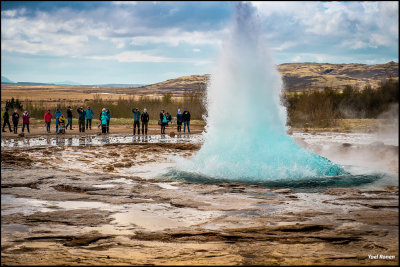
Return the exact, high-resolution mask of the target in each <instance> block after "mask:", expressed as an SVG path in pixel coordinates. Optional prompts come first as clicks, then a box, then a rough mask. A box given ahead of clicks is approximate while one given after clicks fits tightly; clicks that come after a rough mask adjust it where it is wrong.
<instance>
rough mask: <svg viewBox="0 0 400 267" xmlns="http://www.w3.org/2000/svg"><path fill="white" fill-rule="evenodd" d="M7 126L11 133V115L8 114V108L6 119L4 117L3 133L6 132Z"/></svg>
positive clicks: (5, 114) (5, 113)
mask: <svg viewBox="0 0 400 267" xmlns="http://www.w3.org/2000/svg"><path fill="white" fill-rule="evenodd" d="M6 124H8V128H9V129H10V133H11V132H12V131H11V125H10V115H9V114H8V108H6V111H5V112H4V117H3V132H5V131H4V127H6Z"/></svg>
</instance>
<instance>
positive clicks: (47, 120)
mask: <svg viewBox="0 0 400 267" xmlns="http://www.w3.org/2000/svg"><path fill="white" fill-rule="evenodd" d="M52 118H53V115H51V113H50V109H48V110H47V111H46V113H45V114H44V122H45V123H46V130H47V132H48V133H50V123H51V119H52Z"/></svg>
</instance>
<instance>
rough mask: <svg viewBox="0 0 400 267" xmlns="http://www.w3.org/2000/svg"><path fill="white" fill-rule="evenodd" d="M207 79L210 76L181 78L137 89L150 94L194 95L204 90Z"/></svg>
mask: <svg viewBox="0 0 400 267" xmlns="http://www.w3.org/2000/svg"><path fill="white" fill-rule="evenodd" d="M209 78H210V74H205V75H190V76H182V77H179V78H176V79H170V80H166V81H164V82H159V83H155V84H150V85H146V86H141V87H139V88H138V89H144V90H146V91H149V92H151V93H152V94H165V93H174V94H181V93H184V92H185V91H188V92H192V93H194V92H198V91H202V90H205V89H206V84H207V82H208V80H209Z"/></svg>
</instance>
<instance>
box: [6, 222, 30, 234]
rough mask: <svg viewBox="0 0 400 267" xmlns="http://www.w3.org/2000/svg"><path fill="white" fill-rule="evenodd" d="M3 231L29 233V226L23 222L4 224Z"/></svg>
mask: <svg viewBox="0 0 400 267" xmlns="http://www.w3.org/2000/svg"><path fill="white" fill-rule="evenodd" d="M1 232H14V233H15V232H18V233H27V232H29V227H28V226H26V225H23V224H16V223H12V224H2V225H1Z"/></svg>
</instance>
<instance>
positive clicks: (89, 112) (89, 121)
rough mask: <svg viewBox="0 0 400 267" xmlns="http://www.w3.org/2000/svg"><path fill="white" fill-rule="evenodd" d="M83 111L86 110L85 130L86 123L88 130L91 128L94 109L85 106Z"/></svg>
mask: <svg viewBox="0 0 400 267" xmlns="http://www.w3.org/2000/svg"><path fill="white" fill-rule="evenodd" d="M85 112H86V130H87V129H88V125H89V130H92V119H93V116H94V111H93V110H92V109H90V107H87V109H86V110H85Z"/></svg>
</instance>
